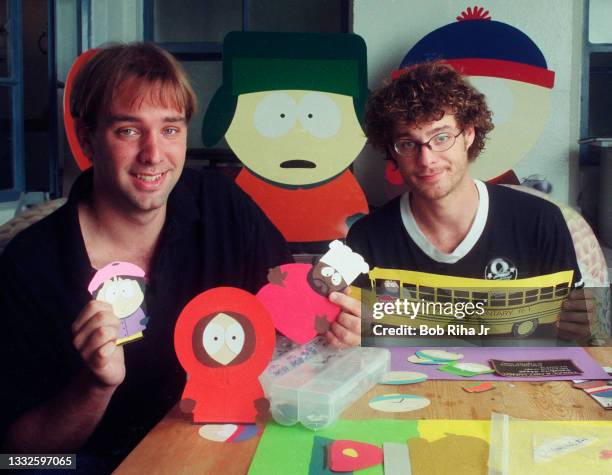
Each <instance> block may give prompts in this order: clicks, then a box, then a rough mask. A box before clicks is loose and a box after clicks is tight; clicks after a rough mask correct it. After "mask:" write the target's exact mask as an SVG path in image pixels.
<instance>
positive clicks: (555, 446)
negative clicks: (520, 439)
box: [533, 434, 597, 462]
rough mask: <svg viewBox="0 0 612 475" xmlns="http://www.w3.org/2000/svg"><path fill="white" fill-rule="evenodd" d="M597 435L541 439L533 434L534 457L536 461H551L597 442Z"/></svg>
mask: <svg viewBox="0 0 612 475" xmlns="http://www.w3.org/2000/svg"><path fill="white" fill-rule="evenodd" d="M596 440H597V439H596V438H595V437H576V436H562V437H549V438H544V439H541V440H539V437H538V436H537V435H536V434H534V436H533V459H534V460H535V461H536V462H549V461H550V460H552V459H554V458H556V457H559V456H560V455H564V454H567V453H569V452H574V451H576V450H579V449H581V448H583V447H586V446H587V445H589V444H591V443H593V442H595V441H596Z"/></svg>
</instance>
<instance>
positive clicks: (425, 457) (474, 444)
mask: <svg viewBox="0 0 612 475" xmlns="http://www.w3.org/2000/svg"><path fill="white" fill-rule="evenodd" d="M528 423H529V424H531V425H532V426H533V427H534V429H542V428H544V430H545V431H547V427H548V426H549V425H555V426H556V427H559V428H561V429H564V430H563V432H565V433H566V434H572V433H573V432H572V431H573V430H576V428H583V429H584V430H590V429H592V428H596V430H599V431H601V430H605V428H608V429H609V428H610V427H611V426H612V423H611V422H610V421H563V422H550V421H545V422H543V421H528ZM490 427H491V422H490V421H488V420H486V421H483V420H445V419H430V420H391V419H364V420H346V419H341V420H339V421H338V422H337V423H336V424H335V425H334V426H332V427H330V428H328V429H324V430H321V431H317V432H313V431H311V430H308V429H306V428H304V427H301V426H299V425H296V426H292V427H283V426H280V425H278V424H273V423H271V424H268V425H267V426H266V428H265V430H264V433H263V435H262V437H261V439H260V441H259V445H258V447H257V451H256V453H255V456H254V457H253V461H252V462H251V466H250V468H249V472H248V473H249V475H269V474H280V473H282V474H284V473H291V475H308V474H309V467H310V458H311V453H312V447H313V439H315V438H316V437H324V438H327V439H332V440H342V439H351V440H358V441H361V442H367V443H370V444H374V445H378V446H382V445H383V444H384V443H385V442H393V443H397V444H403V445H406V443H407V442H408V444H410V442H411V440H412V439H415V438H419V442H418V443H417V445H418V446H419V448H423V450H424V452H418V451H417V452H416V453H415V452H413V451H412V450H411V451H410V458H411V462H412V467H413V468H412V470H413V473H414V474H419V475H421V474H423V473H426V474H429V473H438V474H440V473H444V474H446V473H449V474H451V473H452V474H455V473H457V474H462V473H463V474H465V473H467V474H469V475H473V474H483V475H484V474H486V473H487V457H488V452H489V446H488V441H489V434H490ZM538 432H539V433H543V431H542V430H538ZM476 439H478V440H476ZM602 442H603V441H602ZM523 443H524V445H525V447H526V448H528V449H529V451H530V453H529V456H530V457H531V458H532V448H531V443H532V439H531V437H528V438H527V439H526V440H524V441H523ZM410 445H411V448H412V445H414V444H410ZM601 449H602V450H605V449H610V450H612V445H608V446H606V447H602V448H601ZM597 453H598V454H599V452H597ZM598 457H599V455H598ZM605 463H608V464H609V463H610V460H606V461H605ZM445 464H446V465H445ZM604 467H605V466H604ZM572 468H573V471H570V472H569V473H575V474H579V473H584V472H581V471H580V470H579V468H576V466H575V464H574V465H573V466H572ZM419 469H422V470H421V471H420V470H419ZM432 469H439V471H438V472H435V471H432ZM470 469H471V470H472V472H470V471H469V470H470ZM539 470H540V472H537V473H538V475H542V473H543V472H542V471H541V467H540V469H539ZM358 473H359V475H383V474H384V468H383V466H381V465H377V466H375V467H370V468H367V469H364V470H362V471H360V472H358ZM517 473H520V472H517ZM557 473H559V472H557ZM604 473H606V472H604ZM607 473H609V472H607Z"/></svg>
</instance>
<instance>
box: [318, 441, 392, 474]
mask: <svg viewBox="0 0 612 475" xmlns="http://www.w3.org/2000/svg"><path fill="white" fill-rule="evenodd" d="M382 462H383V450H382V449H381V448H380V447H377V446H376V445H372V444H368V443H366V442H358V441H356V440H335V441H334V442H332V443H331V444H330V445H329V447H328V449H327V464H328V466H329V469H330V470H331V471H332V472H352V471H355V470H361V469H364V468H368V467H373V466H375V465H380V464H381V463H382Z"/></svg>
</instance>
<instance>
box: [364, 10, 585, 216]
mask: <svg viewBox="0 0 612 475" xmlns="http://www.w3.org/2000/svg"><path fill="white" fill-rule="evenodd" d="M582 3H583V2H574V1H572V0H537V1H533V0H512V1H508V0H488V1H481V2H478V5H479V6H483V7H485V9H486V10H489V11H490V14H491V16H492V19H493V20H497V21H500V22H504V23H507V24H509V25H511V26H514V27H515V28H518V29H519V30H521V31H523V32H524V33H525V34H527V35H528V36H529V37H530V38H531V39H532V40H533V41H534V42H535V43H536V45H537V46H538V47H539V48H540V50H541V51H542V53H543V54H544V57H545V58H546V61H547V64H548V69H550V70H553V71H555V86H554V88H553V90H552V91H551V107H550V115H549V119H548V123H547V125H546V127H545V129H544V132H543V133H542V135H541V137H540V139H539V140H538V141H537V143H536V144H535V146H534V147H533V148H532V150H531V151H530V152H529V154H528V155H527V157H526V158H525V159H523V161H522V162H521V163H519V165H518V166H517V167H515V169H514V170H515V172H516V174H517V175H518V177H519V179H521V178H525V177H527V176H528V175H531V174H534V173H537V174H541V175H544V176H546V177H547V178H548V179H549V181H551V182H552V183H553V185H554V189H553V193H552V196H553V197H554V198H556V199H559V200H561V201H565V202H568V201H569V202H570V203H572V204H573V203H574V202H575V197H576V193H577V154H578V147H577V145H576V141H577V140H578V133H579V121H580V115H579V100H580V72H581V62H582V56H581V45H582V14H583V13H582V8H583V5H582ZM468 5H472V3H470V2H466V1H465V0H428V1H427V2H425V1H422V0H355V2H354V5H353V31H354V32H355V33H357V34H359V35H361V36H362V37H363V38H364V40H365V42H366V44H367V47H368V78H369V86H370V89H374V88H376V87H378V86H379V85H380V84H381V83H382V81H383V80H384V79H386V78H388V77H389V73H390V71H391V70H393V69H396V68H397V67H398V66H399V64H400V62H401V60H402V59H403V57H404V56H405V54H406V53H407V52H408V51H409V50H410V49H411V48H412V46H414V44H415V43H416V42H417V41H419V40H420V39H421V38H422V37H423V36H425V35H426V34H427V33H429V32H431V31H433V30H435V29H437V28H440V27H442V26H444V25H447V24H449V23H452V22H455V21H456V20H455V18H456V17H457V16H458V15H459V14H460V13H461V12H462V11H463V10H465V8H466V7H467V6H468ZM517 140H520V137H518V138H517ZM375 159H380V160H381V161H382V158H380V156H379V155H378V154H377V153H376V152H373V151H371V150H370V149H366V151H364V152H363V153H362V156H360V158H359V159H358V161H357V162H356V166H355V171H356V174H357V176H358V178H359V180H360V181H361V182H362V184H363V185H364V187H365V189H366V193H367V195H368V198H369V200H370V202H371V203H372V204H381V203H383V202H384V201H386V197H385V195H384V192H383V190H382V184H383V183H382V181H381V177H382V171H381V169H382V164H379V163H375V162H373V160H375Z"/></svg>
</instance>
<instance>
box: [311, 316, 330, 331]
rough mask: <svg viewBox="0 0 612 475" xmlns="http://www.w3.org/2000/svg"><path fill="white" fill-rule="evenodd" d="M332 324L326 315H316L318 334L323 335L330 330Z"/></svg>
mask: <svg viewBox="0 0 612 475" xmlns="http://www.w3.org/2000/svg"><path fill="white" fill-rule="evenodd" d="M330 326H331V324H330V322H329V320H328V319H327V316H326V315H317V316H316V317H315V329H316V330H317V334H318V335H322V334H323V333H325V332H326V331H327V330H329V328H330Z"/></svg>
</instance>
